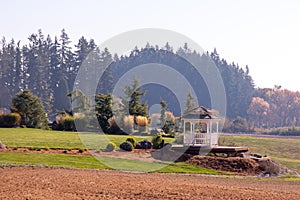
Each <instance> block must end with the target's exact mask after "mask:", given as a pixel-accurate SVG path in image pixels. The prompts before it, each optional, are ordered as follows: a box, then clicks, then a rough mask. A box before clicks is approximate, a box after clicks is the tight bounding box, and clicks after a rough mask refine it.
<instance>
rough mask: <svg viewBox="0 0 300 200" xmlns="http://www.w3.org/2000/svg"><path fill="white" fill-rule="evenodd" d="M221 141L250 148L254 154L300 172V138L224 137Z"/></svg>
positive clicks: (223, 143)
mask: <svg viewBox="0 0 300 200" xmlns="http://www.w3.org/2000/svg"><path fill="white" fill-rule="evenodd" d="M220 141H221V143H222V145H230V146H247V147H250V151H251V152H252V153H258V154H261V155H267V156H269V157H271V158H272V159H274V160H275V161H277V162H279V163H281V164H284V165H286V166H287V167H288V168H290V169H292V170H295V171H298V172H300V138H264V137H255V136H225V135H222V136H221V137H220Z"/></svg>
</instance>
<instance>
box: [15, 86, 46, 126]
mask: <svg viewBox="0 0 300 200" xmlns="http://www.w3.org/2000/svg"><path fill="white" fill-rule="evenodd" d="M11 111H12V112H15V113H19V114H20V116H21V124H20V125H25V126H27V127H31V128H43V129H45V128H48V120H47V117H46V112H45V111H44V107H43V105H42V102H41V100H40V99H39V98H38V97H37V96H35V95H33V94H32V93H31V92H30V91H29V90H24V91H23V92H19V93H17V94H16V96H15V97H14V98H13V99H12V105H11Z"/></svg>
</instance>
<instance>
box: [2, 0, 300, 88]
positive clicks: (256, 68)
mask: <svg viewBox="0 0 300 200" xmlns="http://www.w3.org/2000/svg"><path fill="white" fill-rule="evenodd" d="M299 2H300V1H297V0H295V1H289V0H286V1H283V0H280V1H275V0H270V1H269V0H260V1H259V0H249V1H241V0H219V1H216V0H215V1H214V0H195V1H189V0H185V1H183V0H181V1H176V0H170V1H168V0H164V1H163V0H151V1H143V0H127V1H122V0H119V1H116V0H102V1H100V0H94V1H92V0H85V1H79V0H65V1H63V0H48V1H42V0H19V1H16V0H0V3H1V4H0V6H1V11H0V19H1V20H0V27H1V29H0V36H1V37H2V36H5V37H6V38H7V40H8V39H10V38H12V37H13V38H14V39H15V40H21V41H22V43H23V44H24V43H27V39H26V38H27V37H28V36H29V34H31V33H36V32H37V30H38V29H42V31H43V33H44V34H48V33H49V34H50V35H51V36H54V35H60V31H61V29H63V28H65V29H66V32H67V33H68V34H69V36H70V38H71V40H72V41H73V44H75V43H77V40H78V39H79V37H80V36H82V35H83V36H86V37H87V38H93V39H95V41H96V42H97V44H100V43H102V42H103V41H105V40H107V39H109V38H111V37H112V36H114V35H117V34H119V33H122V32H125V31H129V30H133V29H138V28H164V29H169V30H173V31H176V32H179V33H181V34H184V35H186V36H187V37H189V38H191V39H192V40H194V41H195V42H197V43H198V44H199V45H200V46H202V48H203V49H204V50H207V51H212V50H213V49H214V48H215V47H216V48H217V50H218V52H219V54H220V56H221V57H223V58H225V59H226V60H227V61H228V62H232V61H234V62H237V63H239V65H240V66H245V65H248V66H249V68H250V74H251V75H252V77H253V79H254V81H255V84H256V86H258V87H273V86H274V85H275V84H276V85H281V86H282V87H283V88H287V89H291V90H294V91H296V90H299V91H300V84H299V83H300V75H299V72H300V70H299V69H300V64H299V58H300V3H299Z"/></svg>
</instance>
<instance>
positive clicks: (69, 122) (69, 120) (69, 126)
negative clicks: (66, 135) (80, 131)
mask: <svg viewBox="0 0 300 200" xmlns="http://www.w3.org/2000/svg"><path fill="white" fill-rule="evenodd" d="M63 127H64V130H65V131H75V130H76V128H75V122H74V118H73V117H72V116H70V115H68V116H66V117H65V118H64V120H63Z"/></svg>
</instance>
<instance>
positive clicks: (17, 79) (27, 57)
mask: <svg viewBox="0 0 300 200" xmlns="http://www.w3.org/2000/svg"><path fill="white" fill-rule="evenodd" d="M91 53H92V54H94V55H96V56H94V59H95V60H94V61H95V62H96V63H97V64H99V63H102V65H100V66H105V65H106V64H108V65H109V64H110V63H111V64H110V65H109V66H110V67H109V68H108V69H107V70H106V71H105V72H104V75H103V76H102V78H101V79H100V82H99V84H98V86H97V91H96V93H97V94H99V93H103V94H105V95H107V94H109V93H111V92H112V89H113V88H114V85H115V84H116V82H117V81H118V80H119V79H120V77H122V76H123V75H124V73H126V72H127V71H128V70H130V69H132V68H134V67H135V66H138V65H141V64H146V63H160V64H164V65H167V66H172V67H173V68H174V69H176V70H177V71H178V72H180V73H181V74H182V75H184V76H185V77H186V79H187V80H189V81H190V84H191V85H192V86H193V87H194V88H197V94H196V95H197V98H198V99H200V102H197V103H199V104H201V105H203V106H206V107H210V95H209V92H208V90H207V87H206V85H205V82H204V81H203V78H201V77H199V76H198V75H197V73H195V70H193V67H192V66H191V64H190V63H188V62H186V60H185V59H182V58H189V60H193V62H197V63H200V65H201V66H203V67H205V66H207V63H208V62H209V60H213V61H214V62H215V64H216V66H217V67H218V69H219V70H220V72H221V75H222V78H223V80H224V84H225V89H226V92H227V111H228V113H227V114H228V116H229V117H230V118H235V117H237V116H243V117H247V112H246V111H247V108H248V106H249V104H250V102H251V99H252V94H253V92H254V87H253V81H252V79H251V77H250V76H249V70H248V68H246V70H244V69H242V68H240V67H239V66H238V65H236V64H234V63H232V64H228V63H227V62H226V60H224V59H220V58H219V55H218V53H217V51H216V50H215V51H214V52H213V53H211V54H209V53H208V52H207V53H205V54H199V53H198V52H196V51H193V50H191V49H189V47H188V45H187V44H184V46H183V47H180V48H179V49H177V50H176V51H175V50H173V48H172V47H171V46H170V45H169V44H168V43H167V44H166V45H165V46H163V47H158V46H151V45H150V44H147V45H146V46H145V47H143V48H137V47H136V48H135V49H133V50H132V52H131V53H130V54H129V55H122V56H118V55H112V54H111V53H110V52H109V50H108V49H102V50H100V49H99V48H98V47H97V45H96V44H95V42H94V40H93V39H90V40H87V39H86V38H85V37H81V38H80V39H79V40H78V42H77V43H76V44H75V45H72V43H71V40H70V38H69V36H68V34H67V33H66V32H65V30H62V31H61V35H60V36H59V37H57V36H55V37H54V38H53V37H51V36H50V35H47V36H45V35H44V34H43V32H42V31H41V30H39V31H38V33H34V34H31V35H30V36H29V37H28V44H25V45H21V43H20V42H15V41H14V40H13V39H12V40H11V41H9V42H8V41H7V40H6V39H5V38H3V39H2V41H1V48H0V87H1V90H0V95H1V97H2V98H1V99H0V107H9V105H10V103H11V102H10V100H11V97H12V96H13V95H15V94H16V93H17V92H19V91H22V90H24V89H29V90H31V91H32V93H33V94H35V95H37V96H38V97H39V98H41V99H42V102H43V105H44V107H45V109H46V112H47V113H48V114H49V116H52V115H51V114H53V113H54V112H55V111H56V110H63V109H69V108H70V98H68V97H67V96H66V94H69V93H70V92H72V91H73V90H75V89H76V88H73V87H74V82H75V79H76V76H77V74H78V70H79V68H80V67H81V65H82V64H83V63H84V61H85V59H86V58H87V57H88V55H90V54H91ZM94 61H91V62H94ZM88 64H89V63H88ZM90 64H92V63H90ZM85 70H86V71H87V72H89V71H90V74H91V77H92V78H93V77H94V76H92V75H93V74H95V72H94V71H93V69H92V68H89V66H88V65H86V69H85ZM95 70H96V71H97V70H98V71H99V70H101V69H95ZM210 76H211V78H213V76H214V75H213V74H211V75H210ZM89 78H90V77H89V74H88V75H87V77H86V79H87V80H88V79H89ZM75 86H76V84H75ZM142 89H143V90H146V91H147V94H146V95H144V99H146V100H147V102H148V105H149V107H150V106H152V105H153V104H156V103H157V102H159V101H160V98H161V97H162V98H163V99H165V100H166V102H168V104H169V107H170V109H172V111H173V112H174V114H175V115H177V116H179V115H180V114H181V113H180V109H179V106H178V102H177V101H176V99H175V97H174V95H172V92H170V91H166V90H165V88H163V87H157V86H154V85H148V86H142Z"/></svg>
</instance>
